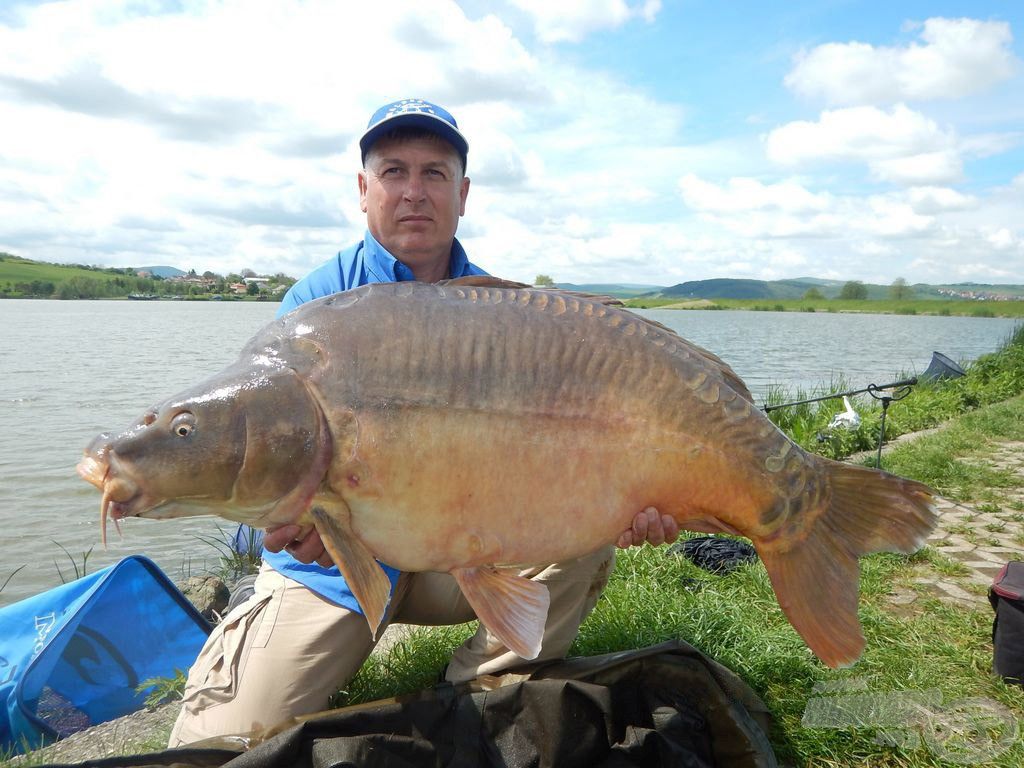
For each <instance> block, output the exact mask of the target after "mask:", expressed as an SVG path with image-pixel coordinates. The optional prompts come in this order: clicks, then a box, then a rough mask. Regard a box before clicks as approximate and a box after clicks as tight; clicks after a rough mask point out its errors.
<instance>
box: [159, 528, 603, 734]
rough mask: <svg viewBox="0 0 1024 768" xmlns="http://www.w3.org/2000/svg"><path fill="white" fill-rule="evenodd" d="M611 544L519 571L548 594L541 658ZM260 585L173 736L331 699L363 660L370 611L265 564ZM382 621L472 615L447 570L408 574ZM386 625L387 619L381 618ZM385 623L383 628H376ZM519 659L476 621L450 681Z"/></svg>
mask: <svg viewBox="0 0 1024 768" xmlns="http://www.w3.org/2000/svg"><path fill="white" fill-rule="evenodd" d="M614 562H615V549H614V548H613V547H607V548H605V549H601V550H599V551H598V552H595V553H594V554H592V555H588V556H586V557H583V558H580V559H579V560H573V561H570V562H567V563H560V564H555V565H551V566H548V567H546V568H534V569H530V570H527V571H523V572H522V575H524V576H527V577H529V578H531V579H533V580H534V581H541V582H543V583H544V584H545V585H546V586H547V588H548V591H549V593H550V595H551V607H550V609H549V611H548V619H547V624H546V626H545V628H544V639H543V642H542V645H541V652H540V656H539V657H538V660H546V659H556V658H561V657H563V656H564V655H565V654H566V652H567V651H568V650H569V646H570V645H571V644H572V642H573V640H574V639H575V638H576V633H577V631H578V630H579V626H580V624H581V623H582V622H583V620H584V619H585V618H586V617H587V615H588V614H589V613H590V611H591V610H592V609H593V607H594V605H595V603H596V602H597V598H598V596H599V595H600V593H601V591H602V590H603V589H604V587H605V585H606V584H607V583H608V575H609V574H610V572H611V569H612V566H613V565H614ZM254 587H255V590H256V591H255V594H253V595H252V597H250V598H249V599H248V600H247V601H246V602H244V603H242V604H241V605H239V606H238V607H237V608H235V609H234V610H233V611H231V612H230V613H228V615H227V616H225V617H224V619H223V621H222V622H221V623H220V624H218V625H217V627H216V628H215V629H214V631H213V632H212V633H211V635H210V637H209V638H208V639H207V641H206V644H205V645H204V646H203V649H202V651H201V652H200V654H199V657H198V658H197V659H196V662H195V664H193V665H192V668H191V669H190V670H189V676H188V683H187V685H186V687H185V696H184V702H183V704H182V708H181V713H180V714H179V715H178V720H177V722H176V723H175V725H174V730H173V731H172V732H171V737H170V742H169V746H171V747H176V746H180V745H182V744H189V743H192V742H194V741H199V740H201V739H206V738H210V737H212V736H224V735H231V734H245V733H249V732H250V731H253V730H256V729H258V728H261V727H269V726H272V725H276V724H277V723H280V722H282V721H284V720H286V719H288V718H291V717H294V716H297V715H304V714H310V713H312V712H318V711H320V710H323V709H326V708H327V705H328V699H329V698H330V696H331V695H332V694H334V693H335V692H336V691H338V690H339V689H340V688H343V687H344V686H345V685H346V684H347V683H348V681H349V680H351V679H352V677H353V676H354V675H355V674H356V672H357V671H358V670H359V668H360V667H361V666H362V665H363V662H364V661H366V658H367V656H369V655H370V651H372V650H373V646H374V645H375V641H374V640H373V639H372V638H371V637H370V629H369V627H368V626H367V624H366V619H365V618H363V616H361V615H360V614H358V613H353V612H351V611H349V610H346V609H345V608H341V607H339V606H337V605H335V604H334V603H331V602H328V601H327V600H324V599H323V598H321V597H320V596H318V595H316V594H315V593H313V592H312V591H310V590H309V589H307V588H306V587H304V586H303V585H301V584H299V583H298V582H296V581H293V580H292V579H289V578H287V577H285V576H282V575H281V574H279V573H278V572H277V571H275V570H273V569H272V568H270V567H269V566H267V565H264V566H263V567H262V569H261V570H260V573H259V576H258V577H257V578H256V582H255V585H254ZM388 613H389V615H388V616H387V617H385V622H386V623H395V624H419V625H425V626H440V625H448V624H460V623H463V622H466V621H470V620H472V619H474V618H476V617H475V616H474V614H473V611H472V609H471V608H470V607H469V604H468V603H467V602H466V600H465V598H464V597H463V596H462V592H461V591H460V590H459V587H458V584H457V583H456V582H455V579H454V578H453V577H451V576H449V575H448V574H446V573H414V574H402V576H401V577H400V578H399V584H398V588H397V589H396V590H395V595H394V597H393V598H392V601H391V606H390V607H389V609H388ZM381 631H383V627H382V628H381ZM379 634H380V633H378V636H379ZM522 661H523V659H522V658H520V657H519V656H517V655H515V654H514V653H512V652H511V651H509V650H508V649H507V648H505V647H504V646H503V645H502V644H501V643H500V642H499V641H498V640H497V638H495V637H494V636H493V635H491V633H490V632H488V631H487V630H486V629H485V628H484V627H482V626H481V627H480V629H479V630H478V631H477V633H476V634H475V635H474V636H473V637H471V638H470V639H469V640H467V641H466V643H465V644H464V645H462V646H461V647H460V648H459V649H458V650H456V651H455V653H454V655H453V656H452V660H451V663H450V664H449V665H448V669H447V670H446V672H445V679H446V680H449V681H451V682H463V681H465V680H472V679H473V678H475V677H477V676H478V675H482V674H494V673H496V672H499V671H501V670H504V669H507V668H509V667H512V666H515V665H516V664H519V663H521V662H522Z"/></svg>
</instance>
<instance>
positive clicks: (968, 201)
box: [907, 187, 978, 213]
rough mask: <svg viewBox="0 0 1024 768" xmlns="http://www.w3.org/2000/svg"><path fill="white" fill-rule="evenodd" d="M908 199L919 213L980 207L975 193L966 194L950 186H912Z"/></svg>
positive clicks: (908, 191) (908, 192)
mask: <svg viewBox="0 0 1024 768" xmlns="http://www.w3.org/2000/svg"><path fill="white" fill-rule="evenodd" d="M907 201H908V202H909V203H910V204H911V206H913V208H914V210H915V211H917V212H918V213H940V212H942V211H966V210H971V209H974V208H977V207H978V199H977V198H976V197H975V196H974V195H965V194H962V193H960V192H957V191H956V190H955V189H951V188H949V187H911V188H910V189H908V190H907Z"/></svg>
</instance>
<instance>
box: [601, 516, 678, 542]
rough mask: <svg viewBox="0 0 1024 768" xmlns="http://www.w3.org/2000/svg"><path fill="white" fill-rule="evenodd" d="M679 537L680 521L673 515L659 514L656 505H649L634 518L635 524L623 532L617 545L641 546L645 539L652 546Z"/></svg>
mask: <svg viewBox="0 0 1024 768" xmlns="http://www.w3.org/2000/svg"><path fill="white" fill-rule="evenodd" d="M678 538H679V523H677V522H676V520H675V518H674V517H672V516H671V515H659V514H658V510H656V509H655V508H654V507H648V508H647V509H645V510H644V511H643V512H641V513H639V514H638V515H637V516H636V517H634V518H633V525H632V526H631V527H630V528H628V529H627V530H625V531H623V532H622V535H621V536H619V540H618V541H617V542H615V546H617V547H618V548H619V549H629V548H630V547H639V546H641V545H642V544H643V543H644V542H645V541H646V542H649V543H650V544H651V545H652V546H655V547H656V546H658V545H659V544H664V543H666V542H668V543H669V544H671V543H672V542H673V541H675V540H676V539H678Z"/></svg>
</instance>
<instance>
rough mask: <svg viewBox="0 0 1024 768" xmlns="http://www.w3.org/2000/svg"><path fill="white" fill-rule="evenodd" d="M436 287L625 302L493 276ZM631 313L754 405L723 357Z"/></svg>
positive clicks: (460, 279)
mask: <svg viewBox="0 0 1024 768" xmlns="http://www.w3.org/2000/svg"><path fill="white" fill-rule="evenodd" d="M437 285H455V286H467V287H475V288H514V289H516V290H522V289H524V288H528V289H530V290H533V291H550V292H552V293H561V294H563V295H565V296H575V297H576V298H578V299H587V300H589V301H596V302H598V303H600V304H605V305H607V306H612V307H623V308H625V307H624V305H623V303H622V301H620V300H619V299H616V298H614V297H612V296H601V295H599V294H593V293H583V292H581V291H566V290H563V289H561V288H545V287H536V286H532V285H527V284H526V283H518V282H516V281H515V280H504V279H502V278H500V277H492V276H491V275H467V276H466V277H456V278H453V279H451V280H442V281H440V282H439V283H437ZM626 311H628V310H626ZM630 314H631V315H633V317H636V318H637V319H638V320H642V321H643V322H644V323H646V324H647V325H649V326H651V327H653V328H657V329H658V330H659V331H661V332H662V333H664V334H666V335H668V336H670V337H671V338H672V339H674V340H675V341H676V343H678V344H682V345H683V346H684V347H686V348H687V350H689V351H690V352H693V353H694V354H696V355H699V356H701V357H703V358H704V359H705V360H707V361H708V362H709V363H711V364H712V365H713V366H715V367H716V368H718V369H719V370H720V371H721V373H722V377H723V378H724V379H725V380H726V382H727V383H728V385H729V386H730V387H731V388H732V389H733V391H735V392H736V394H737V395H739V396H740V397H742V398H743V399H744V400H746V401H747V402H749V403H753V402H754V396H753V395H752V394H751V393H750V390H749V389H747V385H746V384H744V383H743V379H741V378H740V377H739V376H738V375H736V372H735V371H734V370H733V369H732V368H730V367H729V364H728V363H726V362H725V361H724V360H722V358H720V357H719V356H718V355H716V354H714V353H713V352H708V350H706V349H704V348H703V347H701V346H698V345H697V344H694V343H693V342H692V341H688V340H687V339H684V338H683V337H682V336H680V335H679V334H678V333H676V332H675V331H673V330H672V329H671V328H669V327H668V326H665V325H662V324H661V323H659V322H658V321H657V320H651V319H650V318H647V317H643V316H641V315H637V314H634V313H632V312H630Z"/></svg>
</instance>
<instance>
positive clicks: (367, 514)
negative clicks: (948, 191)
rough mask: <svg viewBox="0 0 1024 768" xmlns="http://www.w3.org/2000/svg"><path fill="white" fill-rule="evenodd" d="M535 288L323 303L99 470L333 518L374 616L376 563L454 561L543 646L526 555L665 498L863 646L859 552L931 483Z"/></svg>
mask: <svg viewBox="0 0 1024 768" xmlns="http://www.w3.org/2000/svg"><path fill="white" fill-rule="evenodd" d="M517 285H518V284H510V283H506V282H505V281H501V280H497V279H495V278H485V277H474V278H462V279H459V280H453V281H448V282H447V283H444V284H433V285H431V284H424V283H412V282H403V283H388V284H377V285H368V286H364V287H362V288H357V289H355V290H352V291H347V292H345V293H340V294H335V295H334V296H330V297H326V298H323V299H319V300H316V301H312V302H309V303H307V304H303V305H301V306H300V307H298V308H297V309H295V310H294V311H292V312H290V313H289V314H287V315H285V316H284V317H282V318H280V319H279V320H276V321H274V322H272V323H270V324H269V325H268V326H266V327H265V328H264V329H263V330H262V331H260V332H259V333H258V334H257V335H256V336H255V337H254V338H253V339H252V340H251V341H250V342H249V343H248V344H247V345H246V347H245V348H244V349H243V351H242V353H241V355H240V357H239V358H238V360H237V361H236V362H235V363H234V364H233V365H231V366H229V367H228V368H226V369H224V370H223V371H221V372H220V373H218V374H216V375H215V376H213V377H211V378H210V379H208V380H206V381H204V382H202V383H201V384H199V385H197V386H196V387H193V388H192V389H190V390H187V391H185V392H183V393H180V394H179V395H177V396H175V397H172V398H170V399H169V400H167V401H165V402H163V403H161V404H160V405H158V406H156V407H154V408H152V409H150V410H149V411H147V412H146V414H144V415H143V417H142V418H141V419H140V420H139V421H138V422H136V423H135V424H134V425H132V426H131V427H129V428H128V429H127V430H125V431H124V432H122V433H121V434H119V435H117V436H114V437H111V436H109V435H106V434H103V435H100V436H98V437H97V438H96V439H95V440H94V441H93V442H92V444H91V445H90V446H89V447H88V448H87V449H86V452H85V456H84V457H83V459H82V460H81V462H80V463H79V466H78V471H79V473H80V474H81V475H82V477H84V478H85V479H86V480H88V481H89V482H91V483H93V484H94V485H96V486H97V487H98V488H100V489H101V490H102V491H103V500H102V503H101V517H102V519H103V521H104V522H105V520H106V519H107V518H108V517H110V518H112V519H114V520H115V521H116V520H119V519H122V518H125V517H130V516H138V517H148V518H170V517H181V516H186V515H198V514H216V515H219V516H221V517H224V518H227V519H229V520H234V521H239V522H244V523H247V524H249V525H252V526H255V527H267V526H270V525H279V524H285V523H298V524H300V525H313V526H315V527H316V529H317V530H318V531H319V533H320V536H321V538H322V539H323V541H324V544H325V546H326V548H327V550H328V551H329V552H330V554H331V556H332V558H333V559H334V562H335V563H337V565H338V566H339V568H340V569H341V571H342V573H343V574H344V576H345V578H346V580H347V581H348V583H349V585H350V587H351V588H352V591H353V594H354V595H355V597H356V599H357V600H358V601H359V604H360V606H361V607H362V608H363V611H364V614H365V615H366V619H367V622H368V623H369V625H370V628H371V630H372V631H374V632H376V630H377V628H378V627H379V625H380V623H381V620H382V618H383V616H384V612H385V610H386V608H387V603H388V600H389V594H390V592H389V582H388V579H387V577H386V575H385V574H384V572H383V570H382V569H381V568H380V566H379V565H378V564H377V562H376V560H378V559H379V560H380V561H381V562H386V563H388V564H390V565H392V566H394V567H396V568H398V569H400V570H403V571H411V572H416V571H441V572H450V573H451V574H452V575H453V576H454V577H455V579H456V580H457V581H458V583H459V585H460V587H461V589H462V591H463V593H464V594H465V596H466V598H467V600H468V601H469V603H470V605H471V606H472V607H473V608H474V610H475V611H476V614H477V616H478V617H479V619H480V621H481V622H482V623H483V624H484V625H486V626H487V627H488V628H489V629H490V630H491V631H492V632H494V633H495V635H497V636H498V637H499V638H500V639H501V640H502V641H503V642H504V643H505V644H506V645H507V646H508V647H509V648H510V649H512V650H513V651H515V652H516V653H517V654H518V655H520V656H522V657H523V658H527V659H529V658H534V657H536V656H537V654H538V653H539V650H540V640H541V637H542V634H543V628H544V622H545V619H546V614H547V607H548V600H547V590H546V588H545V587H544V586H543V585H540V584H536V583H534V582H532V581H530V580H529V579H525V578H522V577H520V576H518V575H517V573H516V571H515V568H518V567H524V566H528V565H539V564H546V563H552V562H559V561H564V560H568V559H571V558H575V557H579V556H582V555H585V554H587V553H590V552H593V551H595V550H597V549H598V548H600V547H602V546H605V545H608V544H610V543H612V542H614V541H615V540H616V539H617V537H618V536H619V534H620V533H621V532H622V531H624V530H626V529H627V528H628V527H629V525H630V522H631V521H632V518H633V516H634V514H635V513H636V512H637V511H638V510H641V509H644V508H646V507H648V506H654V507H656V508H657V509H658V510H659V512H661V513H663V514H670V515H672V516H673V517H674V518H675V519H676V520H677V521H678V523H679V525H680V527H681V528H685V529H689V530H694V531H703V532H727V533H731V534H739V535H742V536H745V537H747V538H748V539H750V540H751V541H752V542H753V544H754V546H755V547H756V548H757V551H758V554H759V556H760V558H761V560H762V561H763V563H764V565H765V567H766V569H767V571H768V575H769V577H770V579H771V583H772V586H773V588H774V590H775V594H776V597H777V598H778V601H779V604H780V606H781V607H782V610H783V611H784V612H785V615H786V616H787V618H788V619H789V621H790V623H791V624H792V625H793V626H794V628H795V629H796V631H797V632H798V633H799V634H800V635H801V637H802V638H803V639H804V641H805V642H806V643H807V645H808V646H809V647H810V648H811V650H812V651H813V652H814V653H815V654H817V656H818V657H819V658H821V659H822V661H824V662H825V663H826V664H828V665H830V666H833V667H835V666H840V665H847V664H850V663H852V662H854V661H855V660H856V659H857V658H858V657H859V655H860V653H861V651H862V649H863V646H864V638H863V635H862V633H861V629H860V625H859V622H858V618H857V604H858V577H859V566H858V562H857V560H858V557H859V556H861V555H863V554H866V553H869V552H878V551H896V552H913V551H916V550H917V549H918V548H920V547H921V546H922V545H923V543H924V541H925V537H926V536H927V535H928V533H929V531H930V530H931V529H932V527H933V526H934V524H935V521H936V516H935V512H934V509H933V507H932V505H931V499H932V494H931V491H930V490H929V489H928V488H927V487H926V486H924V485H922V484H921V483H918V482H915V481H912V480H908V479H904V478H900V477H897V476H894V475H891V474H888V473H885V472H882V471H879V470H874V469H869V468H865V467H857V466H852V465H847V464H841V463H838V462H834V461H829V460H827V459H824V458H822V457H819V456H816V455H814V454H811V453H808V452H806V451H804V450H802V449H801V448H800V447H799V446H797V445H796V444H795V443H793V442H792V441H791V440H789V439H788V438H787V437H786V436H785V435H784V434H783V433H782V432H781V431H779V430H778V429H777V428H776V427H775V426H774V425H773V424H772V422H771V421H770V420H769V419H768V418H767V416H766V415H765V414H764V413H763V412H762V411H761V410H760V409H758V408H757V407H756V406H755V405H754V403H753V400H752V397H751V395H750V393H749V392H748V390H747V388H746V386H745V385H744V384H743V382H742V381H741V380H740V379H739V377H738V376H736V374H735V373H734V372H733V371H732V370H731V369H730V368H729V367H728V366H727V365H726V364H725V363H724V362H722V361H721V360H720V359H719V358H718V357H716V356H715V355H713V354H711V353H710V352H708V351H706V350H703V349H701V348H700V347H698V346H696V345H694V344H692V343H690V342H688V341H686V340H684V339H682V338H681V337H679V336H677V335H676V334H675V333H673V332H672V331H671V330H669V329H667V328H665V327H663V326H661V325H659V324H658V323H655V322H652V321H649V320H646V319H644V318H642V317H639V316H637V315H634V314H633V313H630V312H628V311H626V310H624V309H620V308H616V307H612V306H608V305H607V304H606V303H604V302H602V301H600V300H597V299H594V298H588V297H585V296H581V295H578V294H569V293H563V292H559V291H553V290H543V289H540V290H535V289H529V288H525V287H515V286H517ZM513 566H514V567H515V568H513Z"/></svg>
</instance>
